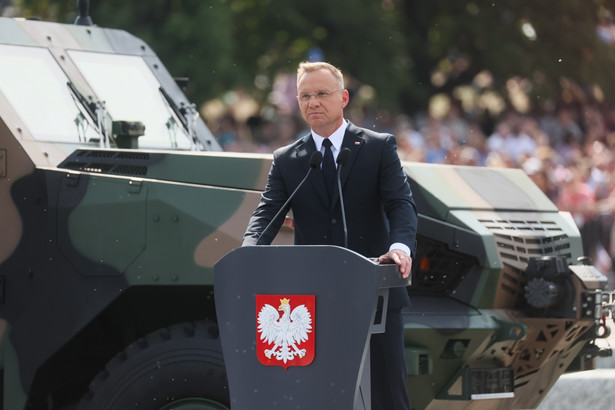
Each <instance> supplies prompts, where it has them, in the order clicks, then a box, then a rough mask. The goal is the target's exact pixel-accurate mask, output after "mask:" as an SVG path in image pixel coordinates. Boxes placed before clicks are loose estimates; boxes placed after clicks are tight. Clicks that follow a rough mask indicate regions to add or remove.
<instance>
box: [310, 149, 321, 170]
mask: <svg viewBox="0 0 615 410" xmlns="http://www.w3.org/2000/svg"><path fill="white" fill-rule="evenodd" d="M321 162H322V152H320V151H314V152H313V153H312V156H311V157H310V168H318V167H319V166H320V163H321Z"/></svg>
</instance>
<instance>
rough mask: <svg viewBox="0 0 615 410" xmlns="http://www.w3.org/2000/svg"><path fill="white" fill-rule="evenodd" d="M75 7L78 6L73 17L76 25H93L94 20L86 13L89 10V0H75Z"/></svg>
mask: <svg viewBox="0 0 615 410" xmlns="http://www.w3.org/2000/svg"><path fill="white" fill-rule="evenodd" d="M77 7H79V15H78V16H77V18H76V19H75V24H76V25H78V26H93V25H94V22H93V21H92V19H91V18H90V16H89V14H88V13H89V12H90V0H77Z"/></svg>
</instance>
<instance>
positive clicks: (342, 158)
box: [336, 148, 350, 248]
mask: <svg viewBox="0 0 615 410" xmlns="http://www.w3.org/2000/svg"><path fill="white" fill-rule="evenodd" d="M349 158H350V150H349V149H348V148H344V149H342V150H341V151H340V153H339V154H338V155H337V160H336V162H337V190H338V192H339V194H340V207H341V208H342V223H343V226H344V248H348V225H347V224H346V209H345V208H344V195H342V184H341V182H340V180H341V179H340V174H341V173H342V167H343V166H344V165H346V162H348V159H349Z"/></svg>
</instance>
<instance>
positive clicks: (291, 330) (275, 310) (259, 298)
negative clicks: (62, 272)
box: [256, 295, 316, 369]
mask: <svg viewBox="0 0 615 410" xmlns="http://www.w3.org/2000/svg"><path fill="white" fill-rule="evenodd" d="M315 312H316V296H314V295H256V352H257V353H256V354H257V357H258V360H259V361H260V362H261V363H262V364H264V365H267V366H282V367H284V369H288V367H289V366H307V365H308V364H310V363H312V361H313V360H314V340H315V335H314V329H315V316H314V315H315Z"/></svg>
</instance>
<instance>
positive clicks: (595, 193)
mask: <svg viewBox="0 0 615 410" xmlns="http://www.w3.org/2000/svg"><path fill="white" fill-rule="evenodd" d="M77 13H78V8H77V0H0V14H1V15H2V16H6V17H25V18H39V19H41V20H47V21H56V22H61V23H73V22H74V21H75V18H76V17H77ZM613 13H615V0H584V1H578V0H559V1H552V0H533V1H519V0H490V1H486V0H475V1H466V2H459V1H447V0H429V1H427V0H422V1H421V0H336V1H331V0H309V1H305V0H303V1H298V0H132V1H125V0H91V1H90V12H89V14H90V16H91V18H92V20H93V21H94V24H96V25H99V26H103V27H111V28H119V29H124V30H127V31H129V32H131V33H133V34H135V35H136V36H138V37H140V38H142V39H143V40H145V41H146V42H147V43H148V44H149V45H150V46H151V47H152V48H153V49H154V51H155V52H156V53H157V54H158V56H159V57H160V58H161V59H162V61H163V62H164V64H165V65H166V67H167V69H168V70H169V71H170V72H171V74H172V75H173V76H174V77H178V78H180V77H181V78H187V79H189V82H188V83H187V85H186V86H185V89H184V91H185V93H186V95H187V96H188V98H189V99H190V100H191V101H192V102H194V103H195V104H196V105H197V107H198V108H199V111H200V113H201V115H202V117H203V118H204V119H205V121H206V123H207V124H208V126H209V128H210V129H211V131H212V132H213V133H214V135H215V136H216V138H217V139H218V141H219V142H220V144H221V146H222V147H223V149H224V150H227V151H241V152H272V151H273V150H274V149H275V148H277V147H279V146H282V145H285V144H287V143H289V142H291V141H292V140H294V139H295V138H297V137H299V136H302V135H304V134H305V133H306V132H307V131H308V130H307V129H306V128H305V125H304V123H303V120H302V119H301V116H300V114H299V112H298V108H297V103H296V98H295V97H296V81H295V80H296V79H295V71H296V68H297V65H298V64H299V62H301V61H310V60H311V61H315V60H325V61H329V62H331V63H333V64H334V65H336V66H338V67H339V68H340V69H341V70H342V71H343V73H344V75H345V80H346V87H347V89H348V90H349V92H350V96H351V104H350V106H349V107H348V109H347V117H348V119H350V120H351V121H352V122H354V123H355V124H357V125H360V126H364V127H369V128H374V129H376V130H378V131H382V132H392V133H394V134H395V135H396V136H397V140H398V145H399V146H398V152H399V154H400V157H401V158H402V159H404V160H408V161H421V162H432V163H443V164H460V165H470V166H490V167H514V168H521V169H523V170H524V171H525V172H526V173H527V174H528V175H529V176H530V177H531V178H532V179H533V180H534V181H535V182H536V184H537V185H538V186H539V187H540V188H541V189H542V190H543V191H544V192H545V194H546V195H547V196H548V197H549V198H550V199H551V200H552V201H553V202H554V203H555V204H556V205H557V206H558V207H559V208H560V209H561V210H565V211H570V212H571V213H572V215H573V217H574V219H575V221H576V223H577V225H578V227H579V229H580V230H581V233H582V237H583V241H584V248H585V249H584V251H585V254H586V255H588V256H590V257H591V258H592V260H593V263H594V265H596V266H597V267H598V268H599V269H600V270H601V271H602V272H604V273H606V274H608V275H609V285H608V287H609V288H611V289H613V288H615V286H613V284H614V282H615V275H614V273H613V272H614V271H615V223H614V221H615V212H614V211H615V75H613V67H614V66H615V20H614V18H613ZM0 63H1V62H0Z"/></svg>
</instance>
